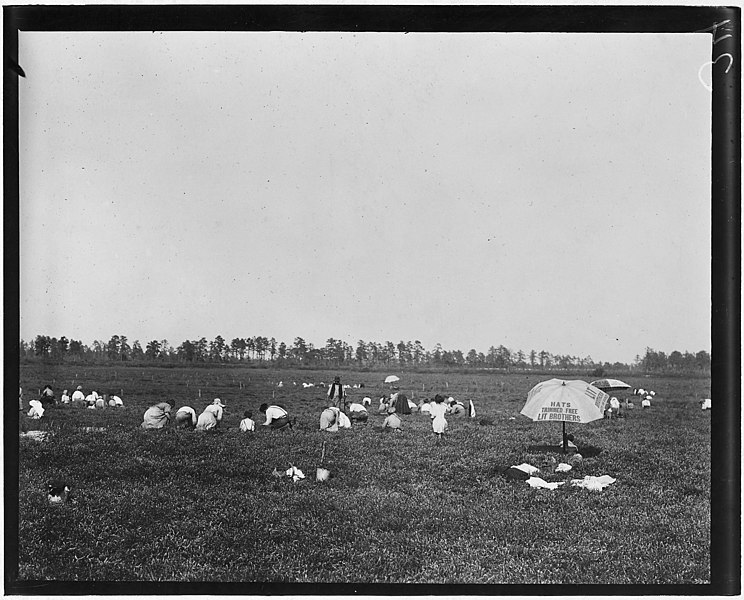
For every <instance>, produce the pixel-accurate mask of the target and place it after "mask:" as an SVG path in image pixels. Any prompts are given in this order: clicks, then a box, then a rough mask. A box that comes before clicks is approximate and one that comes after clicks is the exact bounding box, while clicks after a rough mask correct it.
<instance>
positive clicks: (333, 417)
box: [320, 406, 338, 431]
mask: <svg viewBox="0 0 744 600" xmlns="http://www.w3.org/2000/svg"><path fill="white" fill-rule="evenodd" d="M320 430H321V431H338V411H337V410H336V407H335V406H329V407H328V408H326V409H325V410H324V411H323V412H322V413H320Z"/></svg>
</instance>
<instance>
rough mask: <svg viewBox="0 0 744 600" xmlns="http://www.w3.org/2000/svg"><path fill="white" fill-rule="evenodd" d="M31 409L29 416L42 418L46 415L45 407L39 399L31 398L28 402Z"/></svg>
mask: <svg viewBox="0 0 744 600" xmlns="http://www.w3.org/2000/svg"><path fill="white" fill-rule="evenodd" d="M28 404H29V406H31V409H30V410H29V411H28V416H29V417H30V418H32V419H41V417H43V416H44V407H43V406H42V404H41V401H39V400H31V402H29V403H28Z"/></svg>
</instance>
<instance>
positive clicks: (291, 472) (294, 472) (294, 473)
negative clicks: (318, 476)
mask: <svg viewBox="0 0 744 600" xmlns="http://www.w3.org/2000/svg"><path fill="white" fill-rule="evenodd" d="M285 475H286V476H287V477H291V478H292V481H294V482H295V483H297V482H298V481H299V480H300V479H305V474H304V473H303V472H302V471H300V470H299V469H298V468H297V467H294V466H292V467H289V469H287V470H286V472H285Z"/></svg>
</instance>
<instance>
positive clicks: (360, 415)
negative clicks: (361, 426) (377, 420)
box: [349, 402, 369, 423]
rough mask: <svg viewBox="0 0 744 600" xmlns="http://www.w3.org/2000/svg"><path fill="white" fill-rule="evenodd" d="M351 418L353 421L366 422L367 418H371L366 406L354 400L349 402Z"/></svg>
mask: <svg viewBox="0 0 744 600" xmlns="http://www.w3.org/2000/svg"><path fill="white" fill-rule="evenodd" d="M349 419H350V420H351V421H359V422H360V423H365V422H366V421H367V419H369V414H368V413H367V409H366V408H364V405H363V404H359V403H358V402H352V403H351V404H349Z"/></svg>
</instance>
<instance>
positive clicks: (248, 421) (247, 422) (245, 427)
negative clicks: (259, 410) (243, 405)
mask: <svg viewBox="0 0 744 600" xmlns="http://www.w3.org/2000/svg"><path fill="white" fill-rule="evenodd" d="M252 416H253V413H252V412H251V411H250V410H247V411H245V412H244V413H243V417H245V418H244V419H243V420H242V421H241V422H240V431H256V422H255V421H254V420H253V419H252V418H251V417H252Z"/></svg>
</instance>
